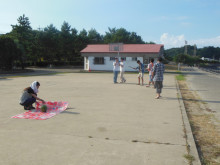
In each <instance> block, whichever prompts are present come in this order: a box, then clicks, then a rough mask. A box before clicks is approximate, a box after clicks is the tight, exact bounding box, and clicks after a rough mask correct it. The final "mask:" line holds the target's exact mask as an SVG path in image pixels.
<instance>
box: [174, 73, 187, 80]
mask: <svg viewBox="0 0 220 165" xmlns="http://www.w3.org/2000/svg"><path fill="white" fill-rule="evenodd" d="M176 79H177V80H178V81H183V80H186V78H185V76H184V75H183V74H179V75H177V76H176Z"/></svg>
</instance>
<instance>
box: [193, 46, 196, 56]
mask: <svg viewBox="0 0 220 165" xmlns="http://www.w3.org/2000/svg"><path fill="white" fill-rule="evenodd" d="M193 56H194V57H195V56H196V44H194V51H193Z"/></svg>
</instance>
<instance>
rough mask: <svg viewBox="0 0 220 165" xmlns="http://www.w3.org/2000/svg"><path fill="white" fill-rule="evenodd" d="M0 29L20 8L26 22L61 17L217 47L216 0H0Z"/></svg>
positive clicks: (219, 3) (171, 42)
mask: <svg viewBox="0 0 220 165" xmlns="http://www.w3.org/2000/svg"><path fill="white" fill-rule="evenodd" d="M0 6H1V10H0V33H7V32H10V31H11V25H15V24H17V19H18V17H19V16H21V15H23V14H25V16H27V17H28V18H29V20H30V22H31V27H32V28H33V29H37V28H39V27H41V28H44V27H46V26H48V25H50V24H53V25H54V26H55V27H56V28H57V29H59V30H60V28H61V26H62V24H63V22H64V21H66V22H68V23H69V24H70V25H71V27H72V28H76V29H77V30H78V31H81V30H82V29H83V28H84V29H86V30H87V31H88V30H90V29H91V28H94V29H96V30H97V32H99V33H100V34H105V32H106V31H108V27H110V28H114V27H116V28H121V27H122V28H125V29H126V30H127V31H129V32H136V33H137V35H140V36H141V37H142V39H143V40H144V41H147V42H149V41H153V42H156V43H158V44H164V45H165V48H166V49H168V48H172V47H181V46H184V44H185V40H186V41H187V42H188V44H190V45H194V44H196V45H197V47H199V48H201V47H204V46H215V47H220V0H0Z"/></svg>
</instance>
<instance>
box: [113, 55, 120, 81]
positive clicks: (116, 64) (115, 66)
mask: <svg viewBox="0 0 220 165" xmlns="http://www.w3.org/2000/svg"><path fill="white" fill-rule="evenodd" d="M119 67H120V64H119V61H118V58H115V62H113V72H114V79H113V81H114V83H115V84H116V83H118V82H117V79H118V72H119Z"/></svg>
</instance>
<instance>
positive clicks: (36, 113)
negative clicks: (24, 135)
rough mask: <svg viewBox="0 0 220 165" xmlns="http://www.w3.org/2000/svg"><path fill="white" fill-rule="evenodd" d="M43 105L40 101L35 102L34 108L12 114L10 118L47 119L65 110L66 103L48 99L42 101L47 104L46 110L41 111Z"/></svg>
mask: <svg viewBox="0 0 220 165" xmlns="http://www.w3.org/2000/svg"><path fill="white" fill-rule="evenodd" d="M42 105H43V103H42V102H36V107H35V108H36V109H33V110H29V111H26V112H24V113H21V114H18V115H15V116H12V117H11V118H18V119H36V120H45V119H49V118H51V117H53V116H55V115H57V114H59V113H60V112H63V111H64V110H66V108H67V106H68V103H67V102H65V101H48V102H46V103H44V105H46V106H47V112H41V110H40V107H41V106H42Z"/></svg>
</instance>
